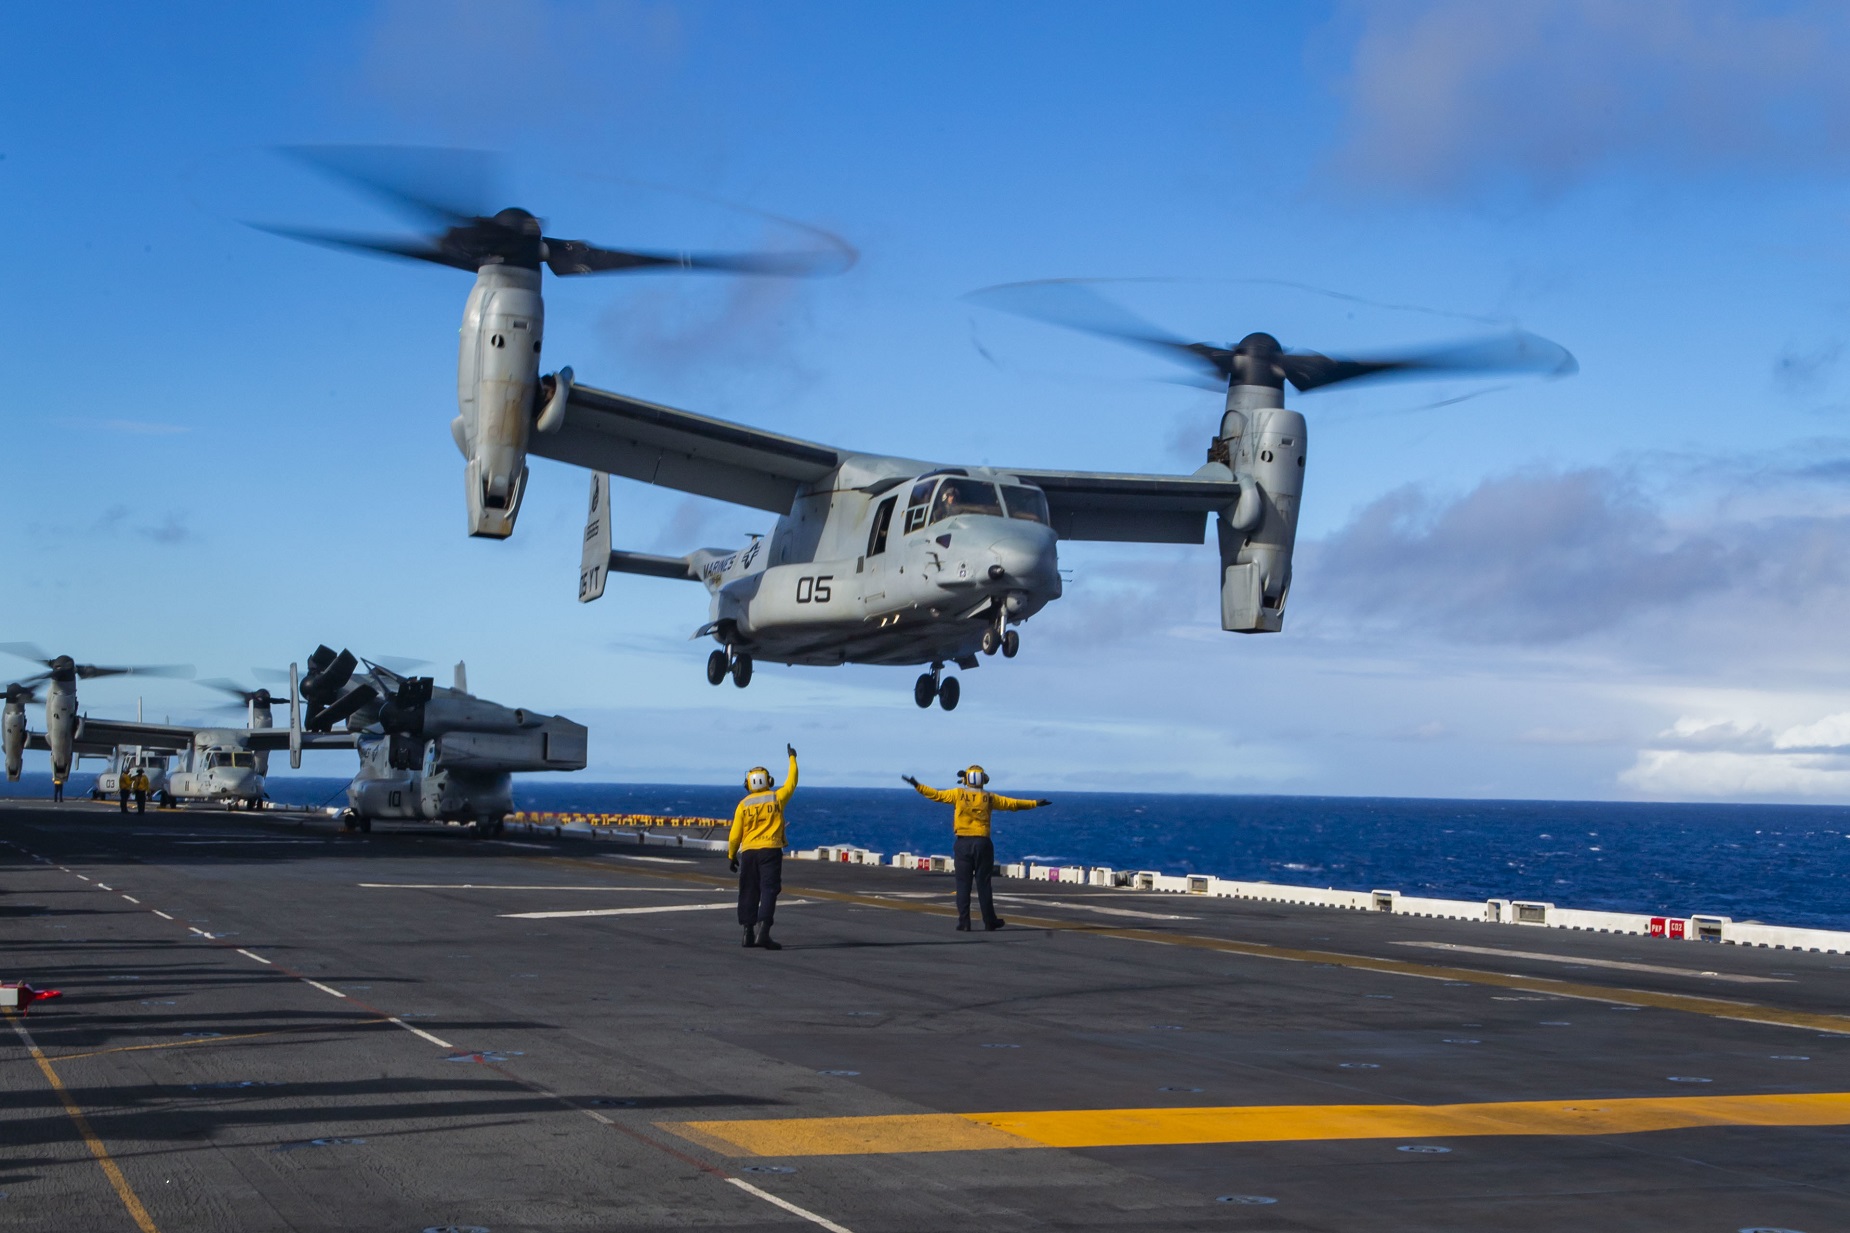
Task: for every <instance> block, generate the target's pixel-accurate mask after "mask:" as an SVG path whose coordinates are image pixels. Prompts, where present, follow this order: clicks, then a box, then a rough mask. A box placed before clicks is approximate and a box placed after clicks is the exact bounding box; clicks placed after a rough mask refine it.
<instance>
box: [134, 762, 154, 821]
mask: <svg viewBox="0 0 1850 1233" xmlns="http://www.w3.org/2000/svg"><path fill="white" fill-rule="evenodd" d="M150 786H151V785H150V784H149V781H148V772H147V768H145V767H139V766H138V767H136V768H135V812H136V813H146V812H148V788H149V787H150Z"/></svg>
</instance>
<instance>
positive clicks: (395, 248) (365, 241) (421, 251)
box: [249, 223, 481, 273]
mask: <svg viewBox="0 0 1850 1233" xmlns="http://www.w3.org/2000/svg"><path fill="white" fill-rule="evenodd" d="M249 225H250V226H251V227H254V228H256V229H257V230H258V231H267V232H269V233H270V234H271V235H280V236H282V237H284V238H285V239H289V240H301V241H302V242H303V243H305V244H319V245H320V246H321V247H323V248H339V249H344V250H346V251H348V252H360V253H383V254H384V255H386V256H388V257H405V258H408V259H409V260H412V261H429V262H432V263H434V264H436V265H447V266H450V267H452V268H453V269H458V270H468V271H469V272H470V273H474V272H475V270H476V269H477V268H478V267H479V266H480V265H481V263H480V262H479V261H471V260H470V259H469V258H467V257H466V256H462V255H458V254H451V253H446V252H445V251H444V250H443V249H442V248H441V247H439V246H438V245H437V244H435V243H433V242H432V241H429V240H424V239H415V238H413V239H404V238H401V237H398V236H384V235H360V234H358V233H356V232H346V231H310V230H307V229H305V228H301V227H278V226H273V225H272V224H270V223H251V224H249Z"/></svg>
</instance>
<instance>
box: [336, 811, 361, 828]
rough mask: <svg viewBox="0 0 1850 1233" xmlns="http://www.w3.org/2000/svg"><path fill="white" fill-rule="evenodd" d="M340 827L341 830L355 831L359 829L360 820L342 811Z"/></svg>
mask: <svg viewBox="0 0 1850 1233" xmlns="http://www.w3.org/2000/svg"><path fill="white" fill-rule="evenodd" d="M340 828H341V829H342V830H343V831H357V830H359V829H360V820H359V819H358V818H357V817H355V816H354V815H353V814H351V813H344V814H342V815H341V816H340Z"/></svg>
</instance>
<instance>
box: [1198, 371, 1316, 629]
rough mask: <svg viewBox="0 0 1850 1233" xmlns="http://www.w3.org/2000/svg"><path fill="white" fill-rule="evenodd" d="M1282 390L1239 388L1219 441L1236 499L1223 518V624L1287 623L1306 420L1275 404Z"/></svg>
mask: <svg viewBox="0 0 1850 1233" xmlns="http://www.w3.org/2000/svg"><path fill="white" fill-rule="evenodd" d="M1281 401H1282V398H1281V392H1280V391H1278V390H1275V389H1271V388H1269V387H1265V386H1250V385H1236V386H1234V387H1233V388H1232V390H1230V391H1229V392H1228V396H1227V414H1226V416H1225V417H1224V418H1223V419H1222V421H1221V439H1222V440H1223V441H1224V442H1225V443H1226V446H1227V460H1228V465H1229V466H1230V467H1231V468H1232V470H1233V473H1234V476H1235V478H1236V479H1238V480H1239V482H1240V488H1241V491H1240V500H1239V503H1238V504H1237V505H1236V506H1235V507H1234V508H1233V509H1232V510H1229V511H1227V512H1225V513H1223V514H1221V516H1220V521H1219V524H1218V527H1217V530H1218V532H1219V540H1220V559H1221V628H1222V629H1227V630H1232V631H1234V632H1236V633H1243V634H1259V633H1276V632H1278V631H1279V630H1280V629H1282V628H1283V627H1284V623H1285V599H1286V597H1287V596H1288V595H1289V594H1290V591H1291V554H1292V550H1293V549H1294V548H1295V546H1296V544H1297V536H1298V500H1299V498H1300V497H1301V496H1302V494H1303V491H1304V460H1305V457H1306V445H1307V441H1306V430H1305V424H1304V417H1303V416H1301V415H1299V414H1298V413H1297V412H1296V411H1288V410H1286V409H1285V408H1284V407H1282V406H1279V405H1277V404H1278V403H1279V402H1281Z"/></svg>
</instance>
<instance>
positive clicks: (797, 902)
mask: <svg viewBox="0 0 1850 1233" xmlns="http://www.w3.org/2000/svg"><path fill="white" fill-rule="evenodd" d="M809 902H810V901H809V900H807V899H786V900H784V901H783V902H782V903H780V904H778V905H777V906H778V907H780V908H794V907H799V906H801V905H803V904H806V903H809ZM738 906H739V905H738V904H736V903H732V902H726V903H657V904H650V905H649V906H648V907H642V908H580V909H578V910H576V911H571V912H501V913H498V914H497V915H499V916H500V918H501V919H502V920H562V919H564V918H566V917H570V916H648V915H653V914H654V913H656V912H717V911H721V910H723V909H726V908H736V907H738Z"/></svg>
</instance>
